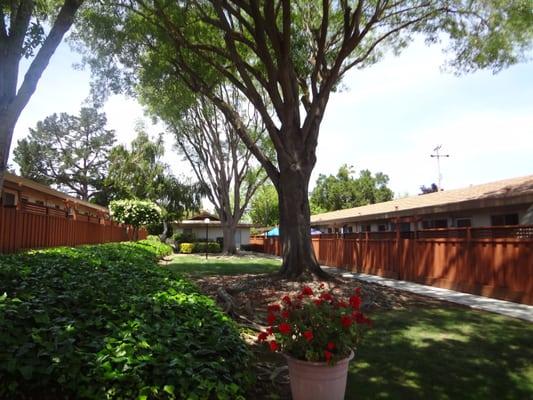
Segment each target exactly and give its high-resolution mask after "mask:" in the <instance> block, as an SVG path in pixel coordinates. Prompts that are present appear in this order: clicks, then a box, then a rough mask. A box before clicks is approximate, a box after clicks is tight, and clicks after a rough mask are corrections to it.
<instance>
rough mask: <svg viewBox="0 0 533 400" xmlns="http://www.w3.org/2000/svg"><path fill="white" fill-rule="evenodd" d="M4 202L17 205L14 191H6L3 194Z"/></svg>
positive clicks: (7, 204)
mask: <svg viewBox="0 0 533 400" xmlns="http://www.w3.org/2000/svg"><path fill="white" fill-rule="evenodd" d="M2 204H3V205H4V206H14V205H15V195H14V194H13V193H9V192H4V194H3V196H2Z"/></svg>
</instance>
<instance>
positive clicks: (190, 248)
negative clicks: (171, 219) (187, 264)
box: [180, 243, 194, 254]
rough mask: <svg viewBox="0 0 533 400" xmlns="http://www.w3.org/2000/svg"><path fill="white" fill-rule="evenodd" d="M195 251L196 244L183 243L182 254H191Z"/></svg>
mask: <svg viewBox="0 0 533 400" xmlns="http://www.w3.org/2000/svg"><path fill="white" fill-rule="evenodd" d="M193 251H194V243H181V244H180V253H183V254H191V253H192V252H193Z"/></svg>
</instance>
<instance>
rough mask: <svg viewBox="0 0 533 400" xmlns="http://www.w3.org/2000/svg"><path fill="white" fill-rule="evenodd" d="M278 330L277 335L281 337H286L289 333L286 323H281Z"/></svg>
mask: <svg viewBox="0 0 533 400" xmlns="http://www.w3.org/2000/svg"><path fill="white" fill-rule="evenodd" d="M278 329H279V333H281V334H282V335H288V334H289V333H291V326H290V325H289V324H287V323H286V322H282V323H281V324H279V327H278Z"/></svg>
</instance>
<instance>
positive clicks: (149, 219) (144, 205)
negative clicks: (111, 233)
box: [109, 199, 161, 240]
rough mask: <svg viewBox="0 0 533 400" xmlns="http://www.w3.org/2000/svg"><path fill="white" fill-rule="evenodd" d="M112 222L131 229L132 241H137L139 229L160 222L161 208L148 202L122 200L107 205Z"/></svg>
mask: <svg viewBox="0 0 533 400" xmlns="http://www.w3.org/2000/svg"><path fill="white" fill-rule="evenodd" d="M109 211H110V214H111V217H112V218H113V220H114V221H117V222H120V223H122V224H127V225H131V226H132V227H133V229H134V230H133V240H138V239H139V228H140V227H142V226H146V225H150V224H156V223H157V222H159V221H160V220H161V208H159V206H158V205H157V204H155V203H154V202H152V201H149V200H137V199H124V200H113V201H112V202H111V203H109Z"/></svg>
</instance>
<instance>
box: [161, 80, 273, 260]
mask: <svg viewBox="0 0 533 400" xmlns="http://www.w3.org/2000/svg"><path fill="white" fill-rule="evenodd" d="M218 90H219V91H220V92H221V93H220V96H221V97H222V98H224V99H225V100H226V101H227V102H228V103H229V104H231V105H232V107H233V108H235V109H238V110H242V109H243V108H247V109H248V110H249V111H250V112H249V114H248V116H247V117H246V119H245V120H244V122H245V123H246V127H245V128H244V129H246V130H247V132H248V134H249V136H250V138H252V140H253V141H254V143H256V144H257V145H259V146H261V147H266V146H268V144H264V142H265V131H264V127H263V126H262V124H261V120H260V118H259V116H258V114H257V113H256V112H255V110H253V107H252V108H250V107H248V104H247V102H246V100H245V99H243V98H242V96H241V95H240V94H239V93H238V92H237V91H236V90H234V89H233V88H232V87H231V86H229V85H223V86H221V87H220V88H219V89H218ZM152 104H154V105H155V102H152ZM241 114H243V115H244V114H245V113H244V112H241ZM174 134H175V138H176V144H177V148H178V150H179V152H180V153H181V154H183V155H184V157H185V158H186V159H187V160H188V161H189V163H190V165H191V167H192V169H193V171H194V173H195V175H196V177H197V179H198V181H199V182H200V183H201V184H202V185H203V186H204V188H206V194H207V198H208V199H209V200H210V201H211V203H212V204H213V205H214V207H215V210H216V212H217V214H218V216H219V218H220V222H221V225H222V231H223V236H224V245H223V252H224V253H228V254H234V253H236V251H237V249H236V245H235V233H236V231H237V224H238V223H239V221H240V220H241V218H242V216H243V214H244V212H245V210H246V209H247V208H248V205H249V203H250V200H251V198H252V196H253V195H254V193H255V192H256V190H257V188H258V187H260V186H261V185H262V184H263V183H264V182H265V180H266V179H267V176H266V174H265V173H264V171H263V170H262V168H260V167H259V165H258V163H257V161H255V160H254V158H253V155H252V152H251V151H250V150H249V149H248V148H247V147H246V146H244V144H243V143H242V141H241V140H240V138H239V136H238V135H237V133H236V132H235V129H234V128H233V126H232V125H231V124H228V122H227V121H226V118H225V116H224V114H222V113H221V112H220V111H219V110H218V109H217V107H216V106H215V105H214V104H213V103H211V101H210V100H209V99H207V98H206V97H204V96H199V97H198V98H197V100H196V101H195V102H194V103H193V104H192V105H191V106H190V107H189V108H188V109H187V110H186V111H185V112H184V113H183V114H182V117H181V118H180V119H179V120H178V121H176V123H175V125H174ZM254 161H255V162H254Z"/></svg>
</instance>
